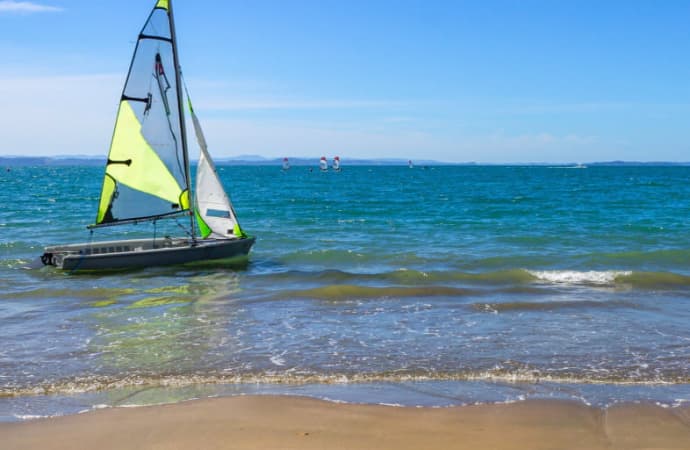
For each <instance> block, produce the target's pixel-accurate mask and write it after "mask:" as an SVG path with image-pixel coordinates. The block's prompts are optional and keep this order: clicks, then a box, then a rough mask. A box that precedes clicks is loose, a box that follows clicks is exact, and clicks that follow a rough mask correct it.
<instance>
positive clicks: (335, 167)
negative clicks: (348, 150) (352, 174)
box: [333, 156, 340, 172]
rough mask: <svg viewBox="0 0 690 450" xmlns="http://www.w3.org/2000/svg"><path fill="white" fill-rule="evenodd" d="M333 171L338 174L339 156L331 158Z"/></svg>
mask: <svg viewBox="0 0 690 450" xmlns="http://www.w3.org/2000/svg"><path fill="white" fill-rule="evenodd" d="M333 170H335V171H336V172H340V156H336V157H335V158H333Z"/></svg>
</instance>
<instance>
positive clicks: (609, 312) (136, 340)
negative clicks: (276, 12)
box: [0, 161, 690, 421]
mask: <svg viewBox="0 0 690 450" xmlns="http://www.w3.org/2000/svg"><path fill="white" fill-rule="evenodd" d="M0 169H1V172H0V186H1V187H2V192H3V198H4V199H5V201H4V202H3V205H2V208H0V343H1V345H0V420H4V421H13V420H21V419H26V418H32V417H44V416H53V415H63V414H72V413H77V412H81V411H88V410H92V409H95V408H102V407H111V406H131V405H145V404H158V403H166V402H178V401H184V400H188V399H192V398H200V397H212V396H219V395H242V394H293V395H306V396H313V397H317V398H324V399H330V400H335V401H344V402H359V403H380V404H396V405H407V406H413V405H414V406H418V405H422V406H450V405H465V404H477V403H501V402H514V401H520V400H524V399H532V398H539V399H566V400H574V401H579V402H585V403H587V404H591V405H597V406H602V407H604V406H608V405H612V404H615V403H620V402H651V403H656V404H660V405H664V406H668V407H675V406H679V405H682V404H687V403H688V402H690V325H689V324H690V184H689V183H688V180H690V167H678V166H673V167H648V166H644V167H627V166H626V167H603V166H590V167H587V168H571V167H546V166H435V167H415V168H413V169H410V168H408V167H393V166H376V167H366V166H352V167H349V166H347V164H346V161H344V167H343V171H342V172H340V173H335V172H332V171H331V172H327V173H321V172H319V171H318V169H316V168H314V170H313V171H310V170H309V168H307V167H299V166H295V167H292V168H291V169H290V170H289V171H286V172H283V171H281V170H280V168H279V167H269V166H221V167H219V168H218V170H219V174H220V176H221V179H222V180H223V182H224V184H225V186H226V188H227V189H228V191H229V193H230V195H231V197H232V199H233V203H234V205H235V209H236V211H237V214H238V216H239V219H240V222H241V224H242V227H243V228H244V229H245V230H246V231H247V232H248V233H249V234H251V235H254V236H256V237H257V242H256V244H255V247H254V249H253V250H252V253H251V254H250V256H249V258H248V260H247V261H245V262H236V263H233V264H231V265H226V264H209V265H188V266H180V267H162V268H150V269H143V270H136V271H125V272H117V273H107V274H90V275H77V274H70V273H66V272H59V271H56V270H54V269H52V268H47V267H46V268H40V269H29V268H27V266H29V265H30V264H31V262H32V261H33V260H35V258H36V257H37V256H39V255H40V254H41V253H42V248H43V247H44V246H46V245H51V244H59V243H72V242H84V241H88V240H89V239H90V238H91V237H90V236H89V232H88V231H87V230H86V228H85V226H86V225H88V224H90V223H92V221H93V220H94V219H95V215H96V207H97V202H98V196H99V191H100V185H101V181H102V176H103V169H102V168H101V167H86V166H85V167H76V166H75V167H71V166H70V167H51V166H42V167H12V168H10V169H11V170H7V169H6V168H5V167H0ZM180 225H182V224H178V223H176V222H175V220H171V221H166V223H165V224H164V223H162V221H161V222H159V223H158V224H157V225H156V226H157V229H156V233H157V236H159V237H161V236H164V235H166V234H167V235H175V236H178V235H182V234H183V230H182V229H181V228H180ZM152 235H153V226H152V225H151V224H150V223H142V224H139V225H136V226H132V227H129V228H127V227H124V228H123V227H113V228H109V229H103V230H97V231H96V232H95V234H94V236H93V239H94V240H97V239H110V238H112V237H117V236H121V237H123V238H131V237H134V236H143V237H146V236H152Z"/></svg>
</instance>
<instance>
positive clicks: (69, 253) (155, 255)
mask: <svg viewBox="0 0 690 450" xmlns="http://www.w3.org/2000/svg"><path fill="white" fill-rule="evenodd" d="M254 241H255V238H253V237H249V238H239V239H199V240H196V241H191V240H189V239H184V238H172V239H170V238H166V239H159V240H157V241H153V240H151V239H132V240H122V241H101V242H91V243H82V244H72V245H64V246H54V247H46V249H45V253H44V254H43V256H42V257H41V260H42V261H43V263H44V264H46V265H52V266H55V267H57V268H59V269H63V270H68V271H73V272H76V271H99V270H117V269H135V268H144V267H156V266H170V265H177V264H188V263H195V262H207V261H217V260H224V259H232V258H239V257H244V256H247V255H248V254H249V251H250V250H251V248H252V245H253V244H254Z"/></svg>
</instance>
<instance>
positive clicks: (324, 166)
mask: <svg viewBox="0 0 690 450" xmlns="http://www.w3.org/2000/svg"><path fill="white" fill-rule="evenodd" d="M319 169H321V170H323V171H324V172H325V171H326V170H328V160H327V159H326V157H325V156H322V157H321V160H320V161H319Z"/></svg>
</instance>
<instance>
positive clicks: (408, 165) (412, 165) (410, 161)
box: [407, 159, 414, 169]
mask: <svg viewBox="0 0 690 450" xmlns="http://www.w3.org/2000/svg"><path fill="white" fill-rule="evenodd" d="M407 167H409V168H410V169H413V168H414V164H412V160H411V159H410V160H409V161H407Z"/></svg>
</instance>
